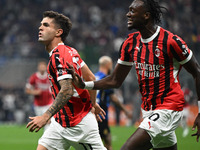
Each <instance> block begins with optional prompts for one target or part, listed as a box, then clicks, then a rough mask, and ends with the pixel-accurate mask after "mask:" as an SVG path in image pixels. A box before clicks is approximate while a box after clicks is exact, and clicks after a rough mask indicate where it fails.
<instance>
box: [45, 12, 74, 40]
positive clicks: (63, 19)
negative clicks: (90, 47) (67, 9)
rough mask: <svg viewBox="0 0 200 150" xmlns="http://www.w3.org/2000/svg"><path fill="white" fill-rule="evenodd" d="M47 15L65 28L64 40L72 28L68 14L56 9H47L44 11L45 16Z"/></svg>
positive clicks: (60, 26) (62, 35)
mask: <svg viewBox="0 0 200 150" xmlns="http://www.w3.org/2000/svg"><path fill="white" fill-rule="evenodd" d="M45 17H49V18H53V19H54V21H55V23H56V24H57V25H58V27H59V28H61V29H62V30H63V33H62V34H61V39H62V41H63V42H64V41H65V39H66V37H67V35H68V34H69V31H70V30H71V28H72V23H71V20H70V19H69V18H68V17H67V16H65V15H63V14H60V13H58V12H55V11H45V12H44V13H43V18H45Z"/></svg>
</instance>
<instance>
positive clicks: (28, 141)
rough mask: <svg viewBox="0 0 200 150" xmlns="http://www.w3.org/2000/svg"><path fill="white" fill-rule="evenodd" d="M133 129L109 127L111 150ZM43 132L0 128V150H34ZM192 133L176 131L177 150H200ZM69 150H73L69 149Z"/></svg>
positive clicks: (115, 148)
mask: <svg viewBox="0 0 200 150" xmlns="http://www.w3.org/2000/svg"><path fill="white" fill-rule="evenodd" d="M135 129H136V128H135V127H111V133H112V139H113V142H112V145H113V150H119V149H120V147H121V146H122V145H123V143H124V142H125V141H126V140H127V139H128V137H129V136H130V135H131V134H132V133H133V132H134V131H135ZM42 133H43V131H40V132H38V133H29V132H28V129H26V128H25V126H10V125H1V126H0V150H35V149H36V146H37V140H38V139H39V137H40V136H41V135H42ZM192 133H193V132H192V131H191V129H190V133H189V135H188V136H187V137H185V138H183V137H182V129H181V128H178V129H177V130H176V135H177V138H178V150H200V143H197V142H196V139H195V137H191V134H192ZM71 150H74V149H73V148H71Z"/></svg>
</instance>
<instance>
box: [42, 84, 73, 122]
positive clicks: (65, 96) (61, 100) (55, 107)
mask: <svg viewBox="0 0 200 150" xmlns="http://www.w3.org/2000/svg"><path fill="white" fill-rule="evenodd" d="M64 84H65V85H64ZM64 84H63V86H62V87H61V90H60V91H59V93H58V95H57V96H56V99H55V101H54V102H53V104H52V105H51V106H50V107H49V109H48V110H47V111H46V112H45V114H46V115H47V116H48V117H49V119H50V118H51V117H52V116H53V115H55V114H56V113H57V112H58V111H59V110H60V109H62V108H63V107H64V106H65V105H66V104H67V102H68V101H69V99H70V98H71V97H72V95H73V86H72V84H71V83H69V82H65V83H64Z"/></svg>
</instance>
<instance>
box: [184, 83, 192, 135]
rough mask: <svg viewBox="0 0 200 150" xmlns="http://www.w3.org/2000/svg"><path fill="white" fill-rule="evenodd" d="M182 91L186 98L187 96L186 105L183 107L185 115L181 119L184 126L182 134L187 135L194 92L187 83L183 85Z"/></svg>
mask: <svg viewBox="0 0 200 150" xmlns="http://www.w3.org/2000/svg"><path fill="white" fill-rule="evenodd" d="M182 91H183V94H184V98H185V104H184V107H183V117H182V120H181V127H182V128H183V134H182V136H183V137H186V136H187V135H188V134H189V127H188V125H187V120H188V117H189V113H190V110H189V106H190V105H189V102H190V101H191V99H192V96H193V92H192V91H191V90H190V89H189V88H188V86H187V85H184V86H183V88H182Z"/></svg>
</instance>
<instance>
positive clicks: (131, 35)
mask: <svg viewBox="0 0 200 150" xmlns="http://www.w3.org/2000/svg"><path fill="white" fill-rule="evenodd" d="M137 37H139V38H140V37H141V35H140V32H139V31H136V32H133V33H130V34H128V37H127V39H126V40H127V41H129V40H133V39H136V38H137Z"/></svg>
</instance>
